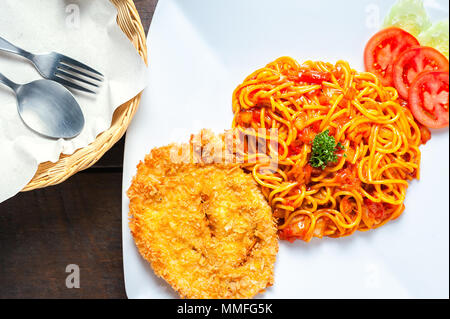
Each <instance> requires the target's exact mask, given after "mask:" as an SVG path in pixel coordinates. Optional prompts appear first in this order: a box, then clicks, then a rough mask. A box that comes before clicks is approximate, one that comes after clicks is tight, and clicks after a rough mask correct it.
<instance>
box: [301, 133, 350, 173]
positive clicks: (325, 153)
mask: <svg viewBox="0 0 450 319" xmlns="http://www.w3.org/2000/svg"><path fill="white" fill-rule="evenodd" d="M343 149H344V146H343V145H342V144H341V143H337V144H336V140H335V139H334V137H333V136H331V135H330V131H329V130H328V129H327V130H325V131H323V132H322V133H319V134H317V135H316V137H315V138H314V141H313V146H312V154H311V158H310V160H309V163H310V164H311V166H312V167H316V168H318V167H320V168H321V169H325V167H326V166H327V165H328V163H330V162H331V163H336V162H337V161H338V157H337V155H336V152H339V151H340V150H343Z"/></svg>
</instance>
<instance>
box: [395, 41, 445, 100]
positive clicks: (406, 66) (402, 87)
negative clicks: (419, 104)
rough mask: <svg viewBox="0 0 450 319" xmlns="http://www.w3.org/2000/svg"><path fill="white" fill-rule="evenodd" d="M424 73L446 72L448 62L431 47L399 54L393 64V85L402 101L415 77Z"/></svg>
mask: <svg viewBox="0 0 450 319" xmlns="http://www.w3.org/2000/svg"><path fill="white" fill-rule="evenodd" d="M424 71H448V60H447V58H446V57H445V56H444V55H443V54H441V53H440V52H439V51H438V50H436V49H433V48H431V47H416V48H411V49H408V50H406V51H405V52H403V53H402V54H400V56H399V57H398V58H397V59H396V60H395V62H394V68H393V77H394V85H395V88H396V89H397V91H398V94H400V96H401V97H403V98H404V99H408V95H409V94H408V93H409V88H410V86H411V84H412V83H413V81H414V80H415V79H416V77H417V75H418V74H419V73H421V72H424Z"/></svg>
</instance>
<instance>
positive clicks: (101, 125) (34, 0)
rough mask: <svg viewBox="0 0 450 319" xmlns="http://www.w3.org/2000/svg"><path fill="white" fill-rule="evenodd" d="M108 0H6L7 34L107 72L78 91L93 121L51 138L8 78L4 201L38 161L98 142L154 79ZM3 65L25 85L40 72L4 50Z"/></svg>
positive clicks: (0, 124) (0, 121) (1, 120)
mask: <svg viewBox="0 0 450 319" xmlns="http://www.w3.org/2000/svg"><path fill="white" fill-rule="evenodd" d="M116 16H117V9H116V8H115V7H114V5H113V4H112V3H110V2H109V1H108V0H96V1H92V0H70V1H61V0H20V1H17V0H1V1H0V36H1V37H3V38H5V39H6V40H8V41H9V42H11V43H13V44H15V45H17V46H19V47H21V48H23V49H25V50H27V51H30V52H32V53H47V52H51V51H55V52H59V53H62V54H66V55H68V56H70V57H72V58H74V59H76V60H79V61H80V62H82V63H85V64H87V65H89V66H91V67H93V68H94V69H96V70H98V71H100V72H101V73H103V74H104V75H105V77H106V79H105V81H104V83H103V85H102V88H101V90H100V92H99V93H98V94H97V95H87V94H84V93H79V92H77V91H75V90H72V92H73V93H74V95H75V97H76V99H77V101H78V103H79V104H80V106H81V108H82V110H83V113H84V116H85V120H86V125H85V128H84V130H83V132H82V133H81V134H80V135H79V136H78V137H76V138H75V139H72V140H57V141H56V140H52V139H47V138H44V137H41V136H38V135H37V134H35V133H33V132H32V131H31V130H29V129H28V128H27V127H26V126H25V125H24V124H23V123H22V121H21V119H20V117H19V114H18V113H17V106H16V105H17V104H16V98H15V95H14V93H13V92H12V91H11V90H10V89H9V88H8V87H6V86H4V85H3V84H0V202H2V201H4V200H6V199H8V198H10V197H12V196H14V195H15V194H17V193H18V192H19V191H20V190H22V189H23V187H25V186H26V185H27V184H28V183H29V181H30V180H31V179H32V178H33V176H34V174H35V173H36V170H37V168H38V165H39V164H40V163H42V162H45V161H52V162H56V161H58V158H59V156H60V154H61V153H63V154H72V153H73V152H74V151H76V150H77V149H79V148H82V147H85V146H87V145H88V144H89V143H91V142H93V141H94V140H95V138H96V136H97V135H98V134H100V133H101V132H103V131H105V130H107V129H108V128H109V127H110V125H111V120H112V116H113V113H114V110H115V109H116V108H117V107H118V106H120V105H121V104H123V103H125V102H126V101H128V100H130V99H131V98H133V97H134V96H136V95H137V94H138V93H139V92H141V91H142V90H143V89H144V88H145V86H146V79H147V76H146V74H147V67H146V65H145V63H144V61H143V60H142V58H141V57H140V56H139V54H138V53H137V51H136V49H135V48H134V46H133V45H132V43H131V42H130V41H129V39H128V38H127V37H126V35H125V34H124V33H123V32H122V30H121V29H120V28H119V26H118V25H117V23H116ZM0 72H1V73H3V74H4V75H5V76H7V77H9V78H10V79H11V80H12V81H14V82H16V83H19V84H22V83H27V82H30V81H33V80H37V79H40V78H41V76H40V75H39V74H38V72H37V71H36V70H35V68H34V67H33V66H32V65H31V64H30V63H29V62H28V61H27V60H25V59H23V58H21V57H19V56H16V55H12V54H9V53H6V52H1V51H0Z"/></svg>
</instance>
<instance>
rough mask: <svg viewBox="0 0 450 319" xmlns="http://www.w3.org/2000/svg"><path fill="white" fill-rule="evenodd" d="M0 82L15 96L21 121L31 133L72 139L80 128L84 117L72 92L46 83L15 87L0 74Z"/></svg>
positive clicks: (42, 81)
mask: <svg viewBox="0 0 450 319" xmlns="http://www.w3.org/2000/svg"><path fill="white" fill-rule="evenodd" d="M0 83H3V84H5V85H6V86H8V87H10V88H11V89H12V90H13V91H14V93H15V94H16V97H17V102H18V103H17V109H18V111H19V115H20V117H21V118H22V120H23V122H24V123H25V124H26V125H27V126H28V127H29V128H30V129H32V130H33V131H35V132H37V133H39V134H41V135H44V136H46V137H50V138H65V139H69V138H73V137H75V136H77V135H78V134H80V132H81V130H82V129H83V127H84V116H83V112H82V111H81V108H80V106H79V105H78V103H77V101H76V100H75V98H74V97H73V95H72V93H70V91H69V90H67V89H66V88H65V87H64V86H63V85H61V84H59V83H57V82H54V81H50V80H37V81H33V82H30V83H28V84H24V85H19V84H17V83H14V82H12V81H11V80H9V79H8V78H6V77H5V76H4V75H3V74H1V73H0Z"/></svg>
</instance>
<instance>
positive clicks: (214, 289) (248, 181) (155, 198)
mask: <svg viewBox="0 0 450 319" xmlns="http://www.w3.org/2000/svg"><path fill="white" fill-rule="evenodd" d="M180 147H181V146H180V145H170V146H166V147H161V148H156V149H153V150H152V151H151V153H150V154H149V155H147V156H146V158H145V161H144V162H141V163H140V164H139V165H138V171H137V175H136V176H135V177H134V179H133V182H132V185H131V187H130V189H129V191H128V196H129V198H130V223H129V225H130V229H131V233H132V235H133V237H134V239H135V242H136V245H137V247H138V250H139V252H140V253H141V255H142V256H143V257H144V258H145V259H146V260H147V261H149V262H150V264H151V266H152V267H153V270H154V271H155V273H156V275H158V276H160V277H162V278H164V279H165V280H166V281H167V282H168V283H169V284H170V285H171V286H172V287H173V288H174V289H175V290H176V291H177V292H178V293H179V294H180V296H181V297H183V298H198V299H199V298H215V299H220V298H251V297H253V296H255V295H256V294H258V293H260V292H263V291H264V290H265V289H266V288H267V287H269V286H271V285H272V284H273V280H274V263H275V258H276V254H277V252H278V240H277V228H276V226H275V222H274V220H273V218H272V211H271V208H270V207H269V205H268V203H267V202H266V200H265V199H264V196H263V195H262V193H261V191H260V190H259V188H258V187H257V185H256V183H255V182H254V180H253V178H252V177H251V176H250V175H247V174H245V173H244V172H243V171H242V170H241V169H240V168H239V167H236V166H227V165H221V164H192V163H174V162H173V159H171V155H170V154H171V151H173V150H174V149H177V148H180Z"/></svg>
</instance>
